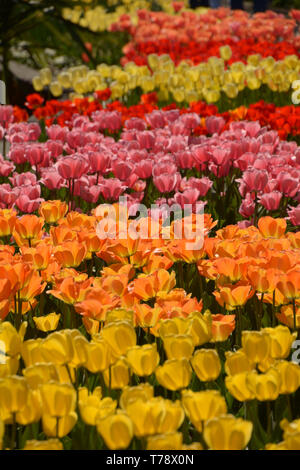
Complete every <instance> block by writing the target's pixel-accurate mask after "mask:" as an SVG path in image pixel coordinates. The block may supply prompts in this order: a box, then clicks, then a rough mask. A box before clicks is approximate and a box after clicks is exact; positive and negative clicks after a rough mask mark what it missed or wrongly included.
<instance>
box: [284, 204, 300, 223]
mask: <svg viewBox="0 0 300 470" xmlns="http://www.w3.org/2000/svg"><path fill="white" fill-rule="evenodd" d="M287 212H288V215H289V219H290V221H291V223H292V224H293V225H297V226H298V227H299V225H300V204H299V205H298V206H297V207H293V208H292V209H290V210H288V211H287Z"/></svg>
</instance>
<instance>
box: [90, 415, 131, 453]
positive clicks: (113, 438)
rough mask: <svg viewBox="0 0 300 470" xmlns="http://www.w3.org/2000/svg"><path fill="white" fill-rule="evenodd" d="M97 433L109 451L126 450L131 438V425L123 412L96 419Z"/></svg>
mask: <svg viewBox="0 0 300 470" xmlns="http://www.w3.org/2000/svg"><path fill="white" fill-rule="evenodd" d="M97 431H98V433H99V434H100V435H101V436H102V438H103V439H104V442H105V444H106V446H107V447H108V448H109V449H111V450H116V449H127V447H128V446H129V445H130V442H131V440H132V438H133V424H132V421H131V419H130V418H129V416H128V415H127V414H126V413H125V411H122V410H118V411H117V412H116V413H115V414H111V415H108V416H106V417H105V418H101V419H98V421H97Z"/></svg>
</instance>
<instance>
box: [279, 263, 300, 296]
mask: <svg viewBox="0 0 300 470" xmlns="http://www.w3.org/2000/svg"><path fill="white" fill-rule="evenodd" d="M277 289H278V290H279V291H280V292H281V293H282V295H284V296H285V297H286V298H287V299H289V300H293V299H299V298H300V269H297V270H296V269H293V270H291V271H289V272H288V273H286V274H282V275H281V276H280V278H279V281H278V283H277Z"/></svg>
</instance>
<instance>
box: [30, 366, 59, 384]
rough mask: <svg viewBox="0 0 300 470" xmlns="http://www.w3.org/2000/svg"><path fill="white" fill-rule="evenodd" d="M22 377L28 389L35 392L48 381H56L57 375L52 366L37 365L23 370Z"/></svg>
mask: <svg viewBox="0 0 300 470" xmlns="http://www.w3.org/2000/svg"><path fill="white" fill-rule="evenodd" d="M22 372H23V376H24V377H25V378H26V381H27V383H28V385H29V387H30V388H31V389H33V390H37V389H38V388H39V386H40V385H42V384H45V383H48V382H50V381H58V374H57V370H56V368H55V365H54V364H51V363H38V364H34V365H31V366H28V367H26V368H25V369H23V371H22Z"/></svg>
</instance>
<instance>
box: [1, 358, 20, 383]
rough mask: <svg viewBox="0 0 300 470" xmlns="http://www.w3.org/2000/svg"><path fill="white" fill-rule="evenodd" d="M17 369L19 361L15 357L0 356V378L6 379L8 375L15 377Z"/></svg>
mask: <svg viewBox="0 0 300 470" xmlns="http://www.w3.org/2000/svg"><path fill="white" fill-rule="evenodd" d="M18 369H19V359H16V358H15V357H9V356H4V358H2V357H1V355H0V378H3V377H7V376H8V375H15V374H16V373H17V371H18Z"/></svg>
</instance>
